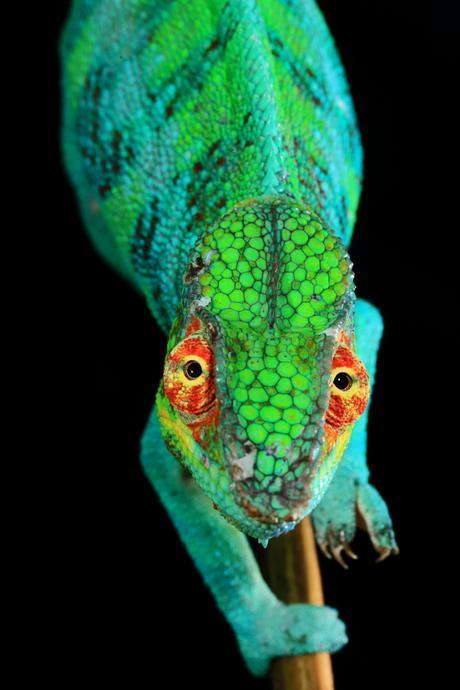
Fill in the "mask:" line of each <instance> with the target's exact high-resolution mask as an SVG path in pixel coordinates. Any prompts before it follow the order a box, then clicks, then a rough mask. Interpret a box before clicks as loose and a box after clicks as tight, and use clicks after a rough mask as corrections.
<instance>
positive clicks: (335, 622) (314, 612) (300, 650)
mask: <svg viewBox="0 0 460 690" xmlns="http://www.w3.org/2000/svg"><path fill="white" fill-rule="evenodd" d="M254 621H255V622H254V625H253V626H247V627H246V629H245V631H244V633H243V634H241V633H240V634H239V635H238V641H239V645H240V649H241V653H242V655H243V658H244V659H245V661H246V665H247V666H248V668H249V670H250V671H251V672H252V673H253V674H254V675H256V676H263V675H265V674H266V673H267V671H268V669H269V667H270V662H271V660H272V659H273V658H274V657H280V656H292V655H294V654H308V653H313V652H336V651H338V650H339V649H340V648H341V647H343V645H344V644H346V642H347V636H346V632H345V626H344V624H343V623H342V621H341V620H340V619H339V618H338V616H337V611H336V610H335V609H332V608H329V607H328V606H313V605H311V604H290V605H286V604H282V603H281V602H279V601H277V602H276V604H275V605H274V606H272V607H270V608H269V609H268V611H264V612H263V614H262V615H261V616H257V617H255V619H254Z"/></svg>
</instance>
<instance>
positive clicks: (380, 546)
mask: <svg viewBox="0 0 460 690" xmlns="http://www.w3.org/2000/svg"><path fill="white" fill-rule="evenodd" d="M312 517H313V524H314V528H315V533H316V539H317V542H318V545H319V547H320V549H321V551H322V552H323V553H324V555H325V556H327V558H332V557H333V558H335V560H336V561H337V562H338V563H340V565H341V566H342V567H344V568H348V565H347V563H346V562H345V560H344V559H343V554H345V555H347V556H349V557H350V558H357V556H356V554H355V553H353V551H352V550H351V547H350V543H351V542H352V540H353V538H354V536H355V533H356V527H357V526H358V525H359V527H362V528H363V529H364V530H366V531H367V532H368V534H369V536H370V539H371V542H372V545H373V547H374V549H375V550H376V551H377V552H378V554H379V558H378V559H377V560H378V561H382V560H384V559H385V558H387V556H389V555H391V554H397V553H399V549H398V546H397V544H396V540H395V535H394V531H393V527H392V524H391V518H390V515H389V513H388V508H387V506H386V503H385V501H384V500H383V498H382V497H381V496H380V494H379V493H378V491H377V490H376V489H374V487H373V486H371V485H370V484H367V483H364V484H360V483H358V482H357V481H356V480H353V479H352V478H350V477H340V476H336V477H335V478H334V481H333V482H332V484H331V486H330V487H329V489H328V491H327V493H326V495H325V496H324V498H323V500H322V501H321V503H320V504H319V506H318V507H317V508H316V510H315V511H314V513H313V516H312Z"/></svg>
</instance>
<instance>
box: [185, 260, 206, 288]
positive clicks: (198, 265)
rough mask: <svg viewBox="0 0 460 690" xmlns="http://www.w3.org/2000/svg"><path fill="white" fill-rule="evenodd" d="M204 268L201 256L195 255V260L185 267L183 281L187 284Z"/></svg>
mask: <svg viewBox="0 0 460 690" xmlns="http://www.w3.org/2000/svg"><path fill="white" fill-rule="evenodd" d="M203 269H204V263H203V259H202V258H201V256H197V258H196V259H195V261H192V262H191V263H190V264H189V265H188V267H187V272H186V274H185V277H184V283H185V284H186V285H188V283H191V282H192V280H194V279H195V278H196V277H197V276H198V275H199V274H200V273H201V272H202V270H203Z"/></svg>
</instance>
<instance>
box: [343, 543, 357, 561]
mask: <svg viewBox="0 0 460 690" xmlns="http://www.w3.org/2000/svg"><path fill="white" fill-rule="evenodd" d="M343 550H344V551H345V553H346V554H347V556H348V557H349V558H352V559H353V560H354V561H357V560H358V555H357V554H356V553H355V552H354V551H353V550H352V548H351V546H350V544H348V543H347V544H344V547H343Z"/></svg>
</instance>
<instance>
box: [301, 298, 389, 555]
mask: <svg viewBox="0 0 460 690" xmlns="http://www.w3.org/2000/svg"><path fill="white" fill-rule="evenodd" d="M382 332H383V320H382V317H381V315H380V312H379V311H378V310H377V309H376V308H375V307H374V306H372V305H371V304H369V303H368V302H365V301H364V300H358V301H357V304H356V314H355V335H356V351H357V354H358V356H359V357H360V358H361V360H362V361H363V363H364V365H365V367H366V369H367V371H368V373H369V377H370V383H371V387H372V385H373V383H374V377H375V369H376V362H377V352H378V348H379V344H380V340H381V337H382ZM369 406H370V405H368V406H367V410H366V412H365V413H364V414H363V416H362V417H361V418H360V419H359V420H358V421H357V423H356V425H355V428H354V429H353V433H352V436H351V439H350V442H349V444H348V447H347V449H346V451H345V453H344V455H343V458H342V460H341V462H340V466H339V468H338V470H337V473H336V475H335V477H334V479H333V480H332V483H331V486H330V487H329V489H328V490H327V492H326V494H325V496H324V498H323V499H322V501H321V503H320V504H319V505H318V507H317V508H316V510H315V511H314V513H313V524H314V527H315V532H316V538H317V540H318V543H319V545H320V546H321V548H322V550H323V552H324V553H325V554H326V555H327V556H329V557H330V555H331V553H332V555H333V556H334V557H335V558H336V559H337V560H338V561H339V562H340V563H341V564H342V565H345V564H344V562H343V560H342V556H341V552H342V551H343V550H344V551H345V553H347V552H348V553H349V555H353V553H352V552H351V550H350V548H349V544H350V542H351V541H352V539H353V537H354V535H355V532H356V526H357V518H358V516H359V517H361V519H362V522H363V523H364V526H365V528H366V530H367V531H368V533H369V536H370V538H371V541H372V543H373V545H374V548H375V549H376V551H378V552H379V554H380V559H379V560H381V559H383V558H385V557H386V556H388V555H389V554H390V553H397V552H398V547H397V545H396V541H395V537H394V532H393V527H392V524H391V518H390V515H389V512H388V508H387V506H386V504H385V501H384V500H383V498H382V497H381V496H380V494H379V493H378V491H377V490H376V489H374V487H373V486H371V484H369V483H368V479H369V470H368V467H367V464H366V446H367V419H368V411H369Z"/></svg>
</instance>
